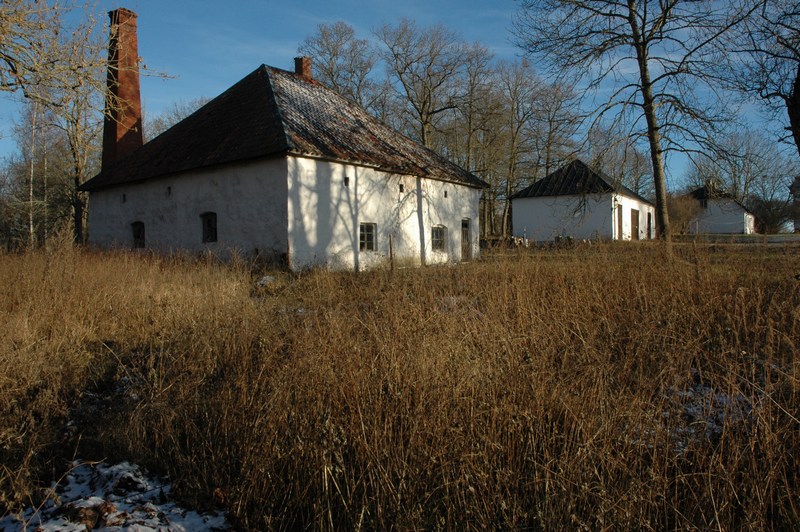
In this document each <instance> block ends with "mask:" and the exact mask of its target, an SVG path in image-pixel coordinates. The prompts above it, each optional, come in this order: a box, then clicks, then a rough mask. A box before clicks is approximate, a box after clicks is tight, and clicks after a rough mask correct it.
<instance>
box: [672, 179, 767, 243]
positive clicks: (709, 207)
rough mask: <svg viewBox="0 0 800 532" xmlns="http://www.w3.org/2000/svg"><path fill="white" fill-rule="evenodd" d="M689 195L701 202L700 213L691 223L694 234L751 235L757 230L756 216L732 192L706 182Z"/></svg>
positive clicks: (690, 230) (690, 228)
mask: <svg viewBox="0 0 800 532" xmlns="http://www.w3.org/2000/svg"><path fill="white" fill-rule="evenodd" d="M688 196H689V197H690V198H692V199H693V200H695V201H696V202H698V203H699V204H700V213H699V214H698V215H697V216H695V217H694V219H693V220H692V221H691V223H690V224H689V232H691V233H694V234H700V233H714V234H735V235H741V234H744V235H751V234H753V233H755V232H756V218H755V216H754V215H753V213H752V212H750V211H749V210H747V207H745V206H744V205H742V204H741V203H740V202H739V201H737V200H736V198H734V197H733V195H732V194H729V193H728V192H725V191H724V190H721V189H719V188H718V187H715V186H713V185H712V184H710V183H709V184H706V185H703V186H702V187H698V188H696V189H694V190H692V191H691V192H689V194H688Z"/></svg>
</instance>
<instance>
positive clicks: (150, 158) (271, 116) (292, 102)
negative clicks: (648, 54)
mask: <svg viewBox="0 0 800 532" xmlns="http://www.w3.org/2000/svg"><path fill="white" fill-rule="evenodd" d="M280 155H301V156H310V157H319V158H323V159H329V160H335V161H342V162H348V163H353V164H361V165H366V166H373V167H376V168H378V169H380V170H383V171H386V172H393V173H402V174H409V175H415V176H420V177H429V178H433V179H438V180H442V181H450V182H454V183H460V184H464V185H468V186H472V187H480V188H482V187H486V186H488V185H486V183H484V182H483V181H482V180H481V179H479V178H478V177H476V176H475V175H473V174H472V173H470V172H467V171H466V170H464V169H463V168H461V167H459V166H458V165H456V164H454V163H452V162H450V161H448V160H447V159H445V158H443V157H441V156H439V155H438V154H436V153H435V152H433V151H432V150H430V149H428V148H425V147H424V146H422V145H421V144H419V143H417V142H415V141H413V140H411V139H409V138H408V137H406V136H404V135H401V134H399V133H397V132H396V131H394V130H392V129H391V128H389V127H388V126H386V125H384V124H383V123H381V122H380V121H379V120H377V119H376V118H375V117H373V116H372V115H370V114H369V113H367V112H366V111H364V110H363V109H361V108H360V107H358V106H357V105H355V104H353V103H351V102H349V101H347V100H346V99H344V98H342V97H341V96H339V95H338V94H336V93H334V92H333V91H331V90H329V89H327V88H326V87H324V86H323V85H321V84H319V83H317V82H315V81H312V80H310V79H307V78H304V77H302V76H301V75H298V74H295V73H292V72H288V71H285V70H281V69H278V68H273V67H269V66H266V65H261V66H260V67H259V68H257V69H256V70H255V71H254V72H252V73H251V74H249V75H248V76H246V77H245V78H244V79H242V80H241V81H239V82H238V83H236V84H235V85H234V86H232V87H231V88H230V89H228V90H227V91H225V92H224V93H222V94H221V95H219V96H218V97H217V98H215V99H213V100H212V101H210V102H209V103H208V104H206V105H204V106H203V107H202V108H200V109H199V110H197V111H196V112H195V113H193V114H192V115H190V116H189V117H187V118H186V119H184V120H182V121H181V122H179V123H178V124H176V125H175V126H173V127H172V128H170V129H169V130H167V131H165V132H164V133H163V134H161V135H159V136H158V137H156V138H155V139H153V140H151V141H150V142H148V143H147V144H145V145H144V146H142V147H141V148H139V149H138V150H136V151H134V152H133V153H131V154H130V155H128V156H127V157H125V158H123V159H121V160H119V161H117V162H116V163H115V164H113V165H111V166H110V167H109V168H106V169H103V171H102V172H100V173H99V174H98V175H97V176H95V177H94V178H92V179H90V180H89V181H87V182H86V183H85V184H84V185H83V186H82V187H81V188H82V189H83V190H95V189H99V188H104V187H108V186H113V185H119V184H124V183H132V182H137V181H143V180H146V179H152V178H156V177H159V176H163V175H167V174H175V173H180V172H186V171H189V170H196V169H201V168H208V167H212V166H217V165H223V164H227V163H233V162H237V161H245V160H251V159H258V158H265V157H272V156H280Z"/></svg>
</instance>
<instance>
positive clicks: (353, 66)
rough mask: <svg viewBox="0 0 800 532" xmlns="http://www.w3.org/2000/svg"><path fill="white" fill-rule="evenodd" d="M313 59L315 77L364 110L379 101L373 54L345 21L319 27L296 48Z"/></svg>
mask: <svg viewBox="0 0 800 532" xmlns="http://www.w3.org/2000/svg"><path fill="white" fill-rule="evenodd" d="M297 51H298V53H300V54H303V55H307V56H309V57H311V58H313V59H314V77H315V78H316V79H318V80H319V81H320V82H321V83H322V84H323V85H325V86H326V87H328V88H329V89H331V90H333V91H335V92H336V93H338V94H340V95H342V96H344V97H345V98H347V99H348V100H351V101H353V102H355V103H356V104H358V105H359V106H361V107H363V108H364V109H367V110H372V108H373V107H374V106H375V105H376V103H377V102H378V101H379V100H380V97H381V90H382V86H381V84H379V83H376V82H375V81H374V80H373V70H374V68H375V62H376V52H375V50H374V49H373V48H372V46H370V44H369V42H368V41H367V40H366V39H358V38H356V32H355V30H354V29H353V27H352V26H350V25H349V24H347V23H346V22H342V21H338V22H335V23H333V24H320V25H319V26H317V31H316V33H314V34H313V35H311V36H309V37H306V39H305V40H304V41H303V42H302V43H301V44H300V46H299V47H298V48H297Z"/></svg>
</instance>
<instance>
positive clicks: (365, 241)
mask: <svg viewBox="0 0 800 532" xmlns="http://www.w3.org/2000/svg"><path fill="white" fill-rule="evenodd" d="M376 233H377V226H376V225H375V224H370V223H363V222H362V223H361V225H360V227H359V231H358V249H360V250H361V251H375V248H376V246H375V234H376Z"/></svg>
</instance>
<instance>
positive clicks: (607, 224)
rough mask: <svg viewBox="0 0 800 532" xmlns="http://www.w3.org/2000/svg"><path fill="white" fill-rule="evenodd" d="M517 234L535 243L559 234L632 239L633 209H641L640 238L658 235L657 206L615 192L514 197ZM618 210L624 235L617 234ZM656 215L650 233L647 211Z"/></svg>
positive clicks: (514, 229) (513, 215) (583, 238)
mask: <svg viewBox="0 0 800 532" xmlns="http://www.w3.org/2000/svg"><path fill="white" fill-rule="evenodd" d="M512 205H513V208H512V217H511V220H512V222H511V223H512V227H513V235H514V236H516V237H521V238H527V239H528V240H532V241H534V242H549V241H552V240H554V239H555V238H556V237H572V238H575V239H578V240H595V239H601V240H611V239H615V240H619V239H622V240H630V239H631V228H632V224H631V209H637V210H638V211H639V238H640V239H641V240H645V239H648V238H654V236H655V234H654V233H655V209H654V208H653V206H652V205H650V204H648V203H644V202H642V201H639V200H638V199H636V198H630V197H628V196H621V195H616V196H615V195H614V194H591V195H588V196H545V197H536V198H517V199H514V200H513V203H512ZM616 209H622V235H621V236H620V235H618V234H617V232H618V231H617V218H616ZM648 212H649V213H650V215H651V217H652V220H653V222H652V225H651V234H650V235H648V234H647V213H648Z"/></svg>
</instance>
